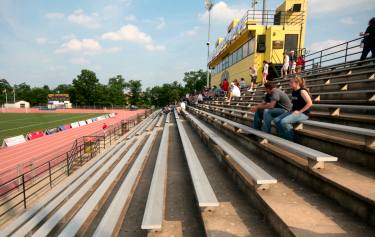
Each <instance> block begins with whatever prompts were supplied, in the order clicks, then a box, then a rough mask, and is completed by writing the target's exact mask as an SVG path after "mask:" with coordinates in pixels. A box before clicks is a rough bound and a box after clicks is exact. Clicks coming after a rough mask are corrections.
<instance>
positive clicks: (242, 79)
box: [240, 78, 247, 90]
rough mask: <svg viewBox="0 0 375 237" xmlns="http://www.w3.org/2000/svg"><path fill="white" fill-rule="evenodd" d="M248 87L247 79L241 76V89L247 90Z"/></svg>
mask: <svg viewBox="0 0 375 237" xmlns="http://www.w3.org/2000/svg"><path fill="white" fill-rule="evenodd" d="M246 88H247V86H246V82H245V79H244V78H241V80H240V89H241V90H245V89H246Z"/></svg>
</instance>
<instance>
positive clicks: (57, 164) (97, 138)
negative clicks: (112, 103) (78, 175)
mask: <svg viewBox="0 0 375 237" xmlns="http://www.w3.org/2000/svg"><path fill="white" fill-rule="evenodd" d="M149 114H150V110H146V111H145V113H144V114H137V115H136V116H133V117H131V118H129V119H127V120H126V121H124V120H123V121H121V122H119V123H117V124H115V125H113V126H110V127H109V128H108V129H106V130H105V131H101V132H97V133H95V134H91V135H88V136H83V137H81V138H79V139H76V140H75V141H74V142H73V146H72V148H71V150H70V151H68V152H65V153H63V154H60V155H58V156H56V157H55V158H53V159H50V160H48V161H47V162H45V163H43V164H41V165H38V166H37V167H33V166H32V165H30V166H29V167H27V168H28V169H27V170H24V169H23V170H22V171H21V174H19V175H18V176H17V177H15V178H12V179H9V180H8V181H6V182H4V183H2V184H0V222H1V220H3V219H4V218H5V216H6V214H9V213H10V212H11V211H16V210H17V209H18V208H20V207H21V208H22V207H23V208H27V206H28V203H29V202H31V201H32V200H33V199H34V198H36V197H37V195H36V194H41V193H43V192H46V191H48V190H49V189H50V188H52V187H53V186H54V185H56V184H57V183H59V182H60V181H61V180H62V179H64V177H66V176H69V175H70V174H72V173H73V172H74V171H75V170H76V169H77V168H78V167H80V166H82V165H83V164H85V163H86V162H87V161H89V160H90V159H92V158H93V157H94V156H95V155H97V154H99V153H100V152H101V151H102V150H103V149H105V148H106V147H108V146H110V145H111V144H112V143H113V142H115V141H116V140H117V139H119V137H121V136H122V135H124V134H125V133H126V132H128V131H129V130H130V129H131V128H132V127H134V126H135V125H136V124H138V123H139V122H140V121H141V120H142V119H144V118H146V117H147V116H148V115H149ZM31 164H32V163H31Z"/></svg>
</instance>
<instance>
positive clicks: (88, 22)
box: [68, 9, 100, 28]
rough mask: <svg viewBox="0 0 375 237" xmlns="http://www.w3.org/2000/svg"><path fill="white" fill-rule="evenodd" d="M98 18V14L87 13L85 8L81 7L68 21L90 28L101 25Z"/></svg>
mask: <svg viewBox="0 0 375 237" xmlns="http://www.w3.org/2000/svg"><path fill="white" fill-rule="evenodd" d="M97 18H98V14H96V13H94V14H91V15H86V14H85V13H84V11H83V10H81V9H79V10H76V11H74V12H73V13H72V14H70V15H69V16H68V21H69V22H71V23H73V24H77V25H81V26H85V27H88V28H97V27H99V26H100V24H99V22H98V20H97Z"/></svg>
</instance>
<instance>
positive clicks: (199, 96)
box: [197, 93, 203, 104]
mask: <svg viewBox="0 0 375 237" xmlns="http://www.w3.org/2000/svg"><path fill="white" fill-rule="evenodd" d="M197 102H198V104H200V103H202V102H203V95H202V93H199V94H198V97H197Z"/></svg>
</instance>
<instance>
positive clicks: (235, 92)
mask: <svg viewBox="0 0 375 237" xmlns="http://www.w3.org/2000/svg"><path fill="white" fill-rule="evenodd" d="M233 97H241V90H240V88H239V87H238V86H237V85H236V84H235V83H234V82H232V83H231V86H230V93H229V98H228V100H227V101H226V102H229V104H230V102H231V100H232V98H233Z"/></svg>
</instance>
